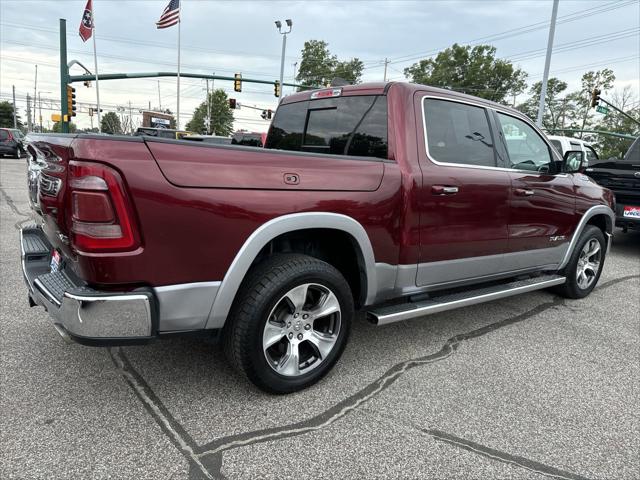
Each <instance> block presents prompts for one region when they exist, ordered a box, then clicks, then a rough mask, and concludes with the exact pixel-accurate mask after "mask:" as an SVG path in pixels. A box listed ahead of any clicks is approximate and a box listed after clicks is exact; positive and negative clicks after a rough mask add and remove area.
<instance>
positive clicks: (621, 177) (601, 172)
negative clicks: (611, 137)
mask: <svg viewBox="0 0 640 480" xmlns="http://www.w3.org/2000/svg"><path fill="white" fill-rule="evenodd" d="M586 174H587V175H589V176H590V177H591V178H592V179H593V180H595V181H596V182H597V183H598V184H600V185H602V186H603V187H607V188H608V189H609V190H612V191H613V193H614V194H615V196H616V208H615V210H616V212H615V213H616V226H618V227H621V228H622V229H623V230H624V231H625V232H626V231H627V230H628V229H629V228H640V137H638V138H636V139H635V141H634V142H633V143H632V144H631V147H629V150H628V151H627V153H626V154H625V155H624V157H623V158H622V160H620V159H615V158H610V159H608V160H600V161H598V162H595V163H593V164H591V165H589V167H588V168H587V169H586Z"/></svg>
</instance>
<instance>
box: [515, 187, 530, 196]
mask: <svg viewBox="0 0 640 480" xmlns="http://www.w3.org/2000/svg"><path fill="white" fill-rule="evenodd" d="M513 193H515V194H516V195H518V196H519V197H530V196H531V195H533V194H534V191H533V190H529V189H528V188H516V189H515V190H514V191H513Z"/></svg>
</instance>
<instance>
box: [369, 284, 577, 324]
mask: <svg viewBox="0 0 640 480" xmlns="http://www.w3.org/2000/svg"><path fill="white" fill-rule="evenodd" d="M565 281H566V278H565V277H562V276H560V275H542V276H539V277H534V278H528V279H526V280H515V281H512V282H509V283H503V284H500V285H492V286H490V287H480V288H476V289H474V290H468V291H465V292H458V293H451V294H445V295H441V296H438V297H433V298H430V299H428V300H423V301H421V302H415V303H412V302H410V303H402V304H400V305H391V306H385V307H380V308H376V309H373V310H370V311H368V312H367V315H368V316H369V319H370V320H371V321H372V322H373V323H375V324H376V325H387V324H388V323H393V322H400V321H402V320H408V319H410V318H416V317H422V316H424V315H430V314H432V313H438V312H444V311H447V310H453V309H455V308H460V307H468V306H469V305H476V304H478V303H484V302H490V301H491V300H497V299H499V298H506V297H511V296H513V295H518V294H520V293H525V292H532V291H534V290H540V289H543V288H548V287H552V286H554V285H560V284H563V283H564V282H565Z"/></svg>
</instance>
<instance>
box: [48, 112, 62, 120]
mask: <svg viewBox="0 0 640 480" xmlns="http://www.w3.org/2000/svg"><path fill="white" fill-rule="evenodd" d="M60 120H62V116H61V115H60V114H59V113H52V114H51V121H52V122H59V121H60Z"/></svg>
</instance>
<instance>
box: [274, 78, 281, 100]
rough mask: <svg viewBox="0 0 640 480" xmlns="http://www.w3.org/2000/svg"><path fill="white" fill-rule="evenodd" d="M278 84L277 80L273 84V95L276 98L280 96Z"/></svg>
mask: <svg viewBox="0 0 640 480" xmlns="http://www.w3.org/2000/svg"><path fill="white" fill-rule="evenodd" d="M280 93H281V92H280V82H279V81H278V80H276V81H275V82H273V94H274V95H275V96H276V97H279V96H280Z"/></svg>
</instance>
